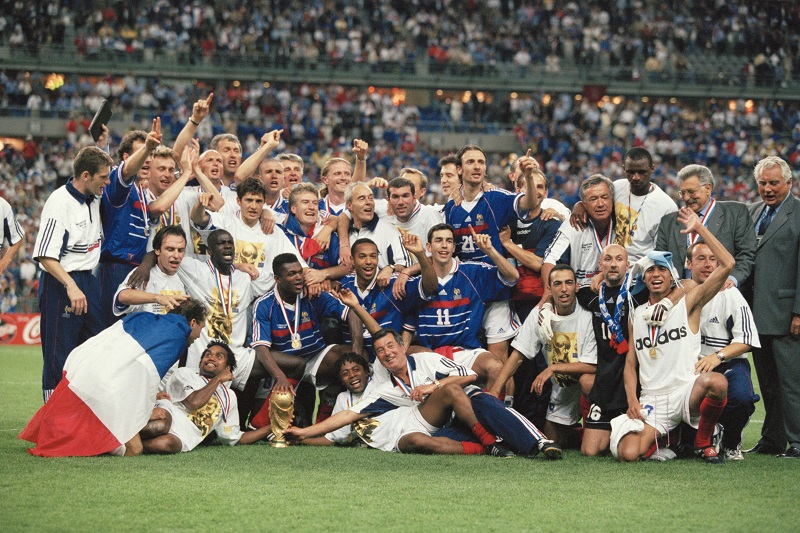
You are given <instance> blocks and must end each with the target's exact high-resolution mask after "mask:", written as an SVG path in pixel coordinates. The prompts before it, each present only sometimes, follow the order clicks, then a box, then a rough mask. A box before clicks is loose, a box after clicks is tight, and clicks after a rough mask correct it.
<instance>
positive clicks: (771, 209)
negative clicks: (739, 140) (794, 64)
mask: <svg viewBox="0 0 800 533" xmlns="http://www.w3.org/2000/svg"><path fill="white" fill-rule="evenodd" d="M754 174H755V179H756V184H757V185H758V194H759V195H760V196H761V199H762V201H760V202H756V203H755V204H753V205H751V206H749V208H748V209H749V211H750V215H751V216H752V218H753V221H754V223H755V234H756V237H757V239H758V245H757V248H756V259H755V267H754V269H753V277H752V292H751V293H750V295H749V296H750V298H751V300H750V301H751V302H752V303H751V307H752V308H753V315H754V316H755V322H756V327H757V328H758V333H759V335H760V336H761V348H760V349H755V350H753V363H754V365H755V367H756V373H757V375H758V382H759V384H760V385H761V395H762V396H763V398H764V409H765V410H766V416H765V418H764V426H763V427H762V429H761V440H759V441H758V444H756V445H755V446H754V447H753V448H752V449H750V450H747V452H749V453H762V454H772V453H777V454H779V455H778V457H791V458H800V200H798V199H797V198H795V197H794V196H792V194H791V190H792V171H791V169H790V168H789V165H788V164H787V163H786V161H784V160H783V159H781V158H780V157H776V156H769V157H765V158H764V159H762V160H761V161H759V162H758V164H757V165H756V168H755V171H754ZM787 441H788V442H789V445H790V447H789V449H788V450H786V442H787Z"/></svg>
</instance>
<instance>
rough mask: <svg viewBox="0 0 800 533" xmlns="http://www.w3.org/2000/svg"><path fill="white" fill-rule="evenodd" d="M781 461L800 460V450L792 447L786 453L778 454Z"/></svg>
mask: <svg viewBox="0 0 800 533" xmlns="http://www.w3.org/2000/svg"><path fill="white" fill-rule="evenodd" d="M778 457H780V458H781V459H800V448H798V447H797V446H792V447H791V448H789V449H788V450H786V451H785V452H784V453H781V454H778Z"/></svg>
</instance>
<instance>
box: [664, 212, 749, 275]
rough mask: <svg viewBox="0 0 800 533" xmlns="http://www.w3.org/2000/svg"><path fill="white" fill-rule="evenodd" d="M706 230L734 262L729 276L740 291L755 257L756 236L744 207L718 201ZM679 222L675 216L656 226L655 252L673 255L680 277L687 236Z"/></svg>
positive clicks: (673, 214)
mask: <svg viewBox="0 0 800 533" xmlns="http://www.w3.org/2000/svg"><path fill="white" fill-rule="evenodd" d="M707 227H708V230H709V231H710V232H711V234H712V235H714V237H716V238H717V239H718V240H719V242H721V243H722V245H723V246H724V247H725V248H727V249H728V251H729V252H730V253H731V255H733V258H734V259H736V266H735V267H734V268H733V272H732V273H731V275H732V276H733V277H734V278H736V281H737V283H738V286H739V287H743V286H744V284H745V282H746V281H747V280H748V278H749V277H750V273H751V272H752V270H753V261H754V259H755V255H756V233H755V230H754V229H753V221H752V219H751V218H750V215H749V214H748V213H747V206H745V205H744V204H743V203H740V202H720V201H717V203H716V207H715V208H714V211H713V212H712V213H711V217H710V218H709V220H708V224H707ZM682 229H684V228H683V225H681V223H680V222H678V213H670V214H668V215H664V218H662V219H661V224H659V226H658V236H657V237H656V249H657V250H661V251H663V252H671V253H672V263H673V264H674V265H675V268H677V269H678V272H680V273H681V274H682V273H683V271H684V268H685V263H686V250H687V249H688V246H687V244H686V235H685V234H683V233H681V230H682Z"/></svg>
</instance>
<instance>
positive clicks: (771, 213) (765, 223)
mask: <svg viewBox="0 0 800 533" xmlns="http://www.w3.org/2000/svg"><path fill="white" fill-rule="evenodd" d="M773 218H775V209H774V208H773V207H767V214H766V216H765V217H764V220H762V221H761V225H760V226H759V227H758V235H759V237H760V236H762V235H764V234H765V233H766V232H767V228H769V225H770V224H771V223H772V219H773Z"/></svg>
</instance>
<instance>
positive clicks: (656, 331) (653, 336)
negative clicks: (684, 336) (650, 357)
mask: <svg viewBox="0 0 800 533" xmlns="http://www.w3.org/2000/svg"><path fill="white" fill-rule="evenodd" d="M647 329H648V331H649V335H650V347H651V348H652V349H654V350H655V349H656V347H657V346H658V336H659V335H660V334H661V326H647Z"/></svg>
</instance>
